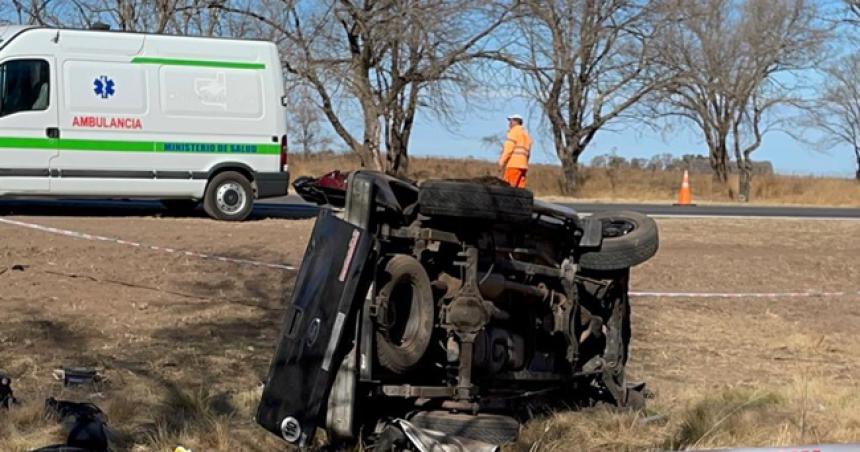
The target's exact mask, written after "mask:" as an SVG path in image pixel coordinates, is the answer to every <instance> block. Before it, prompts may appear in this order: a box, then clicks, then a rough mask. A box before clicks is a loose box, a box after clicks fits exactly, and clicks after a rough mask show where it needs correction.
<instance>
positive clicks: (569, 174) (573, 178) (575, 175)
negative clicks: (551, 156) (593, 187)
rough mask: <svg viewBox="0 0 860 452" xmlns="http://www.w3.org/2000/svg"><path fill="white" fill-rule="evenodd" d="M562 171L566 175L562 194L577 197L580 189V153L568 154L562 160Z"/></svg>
mask: <svg viewBox="0 0 860 452" xmlns="http://www.w3.org/2000/svg"><path fill="white" fill-rule="evenodd" d="M561 171H562V174H563V175H564V180H563V181H562V186H561V192H562V193H563V194H565V195H567V196H574V195H576V193H577V191H578V190H579V189H580V182H582V181H581V176H580V174H579V153H573V152H569V151H568V152H566V153H565V155H564V156H563V157H562V158H561Z"/></svg>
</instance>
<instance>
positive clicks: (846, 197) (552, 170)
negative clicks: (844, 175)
mask: <svg viewBox="0 0 860 452" xmlns="http://www.w3.org/2000/svg"><path fill="white" fill-rule="evenodd" d="M410 164H411V177H413V178H415V179H418V180H421V179H427V178H430V177H451V178H470V177H480V176H487V175H497V174H498V171H497V169H496V166H495V164H493V163H492V162H488V161H485V160H475V159H443V158H435V157H434V158H426V157H413V158H412V159H411V160H410ZM358 167H359V162H358V159H357V158H355V157H354V155H352V154H320V155H312V156H310V157H309V158H304V157H302V156H296V155H291V156H290V172H291V175H292V176H293V177H297V176H303V175H310V176H319V175H322V174H323V173H326V172H328V171H331V170H334V169H339V170H342V171H345V170H353V169H357V168H358ZM583 178H584V184H583V186H582V190H581V191H580V193H579V195H578V198H580V199H589V200H599V201H617V202H626V201H649V202H663V203H667V202H674V200H676V199H677V192H678V188H679V186H680V184H681V173H680V172H675V171H648V170H637V169H606V168H588V167H586V168H584V169H583ZM560 181H561V168H560V167H558V166H550V165H532V166H531V169H530V170H529V173H528V182H527V185H528V188H529V189H530V190H532V191H533V192H535V194H536V195H538V196H550V197H552V196H558V195H560V194H561V193H562V191H561V184H560ZM691 185H692V190H693V199H694V201H696V202H703V201H704V202H715V203H725V202H734V201H733V200H732V199H731V198H730V197H729V196H728V191H727V190H726V187H724V186H723V185H722V184H717V183H714V182H713V179H712V177H711V176H710V175H709V174H701V173H695V174H692V175H691ZM730 186H731V187H736V186H737V181H736V178H735V177H734V176H733V177H731V180H730ZM735 191H736V190H735ZM751 198H752V199H751V202H752V203H754V204H800V205H818V206H846V207H860V181H856V180H852V179H838V178H826V177H801V176H785V175H771V176H755V177H754V179H753V191H752V195H751Z"/></svg>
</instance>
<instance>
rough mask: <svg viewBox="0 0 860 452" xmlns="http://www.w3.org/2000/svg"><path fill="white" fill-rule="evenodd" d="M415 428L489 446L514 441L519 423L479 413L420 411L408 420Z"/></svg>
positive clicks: (506, 418) (494, 415)
mask: <svg viewBox="0 0 860 452" xmlns="http://www.w3.org/2000/svg"><path fill="white" fill-rule="evenodd" d="M409 421H410V422H412V423H413V424H414V425H415V426H416V427H420V428H425V429H429V430H436V431H437V432H442V433H445V434H448V435H453V436H460V437H463V438H469V439H473V440H476V441H484V442H487V443H490V444H497V445H502V444H507V443H510V442H513V441H516V439H517V436H519V434H520V423H519V421H517V420H516V419H514V418H512V417H509V416H501V415H498V414H485V413H481V414H478V415H477V416H473V415H470V414H462V413H456V414H455V413H449V412H447V411H422V412H419V413H417V414H415V415H413V416H412V417H411V418H410V419H409Z"/></svg>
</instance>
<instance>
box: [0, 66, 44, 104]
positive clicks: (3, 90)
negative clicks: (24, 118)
mask: <svg viewBox="0 0 860 452" xmlns="http://www.w3.org/2000/svg"><path fill="white" fill-rule="evenodd" d="M50 77H51V71H50V68H49V66H48V62H47V61H45V60H12V61H7V62H5V63H3V64H2V65H0V116H6V115H11V114H12V113H17V112H19V111H35V110H46V109H47V108H48V99H49V95H50Z"/></svg>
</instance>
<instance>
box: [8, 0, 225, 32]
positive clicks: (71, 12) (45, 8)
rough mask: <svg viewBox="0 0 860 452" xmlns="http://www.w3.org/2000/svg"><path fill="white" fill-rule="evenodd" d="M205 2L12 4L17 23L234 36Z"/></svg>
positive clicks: (40, 0)
mask: <svg viewBox="0 0 860 452" xmlns="http://www.w3.org/2000/svg"><path fill="white" fill-rule="evenodd" d="M210 3H211V2H210V1H208V0H68V1H62V2H61V1H51V0H12V5H13V7H14V9H15V11H16V15H17V21H18V22H19V23H29V24H37V25H42V26H55V27H79V28H90V27H92V26H93V25H94V24H95V23H97V22H101V23H105V24H107V25H109V26H111V27H112V28H114V29H118V30H120V31H140V32H150V33H172V34H183V35H201V36H219V35H231V36H236V35H237V34H236V33H235V30H232V29H231V30H224V24H223V23H222V20H221V17H220V15H221V13H222V11H221V10H220V9H212V8H210Z"/></svg>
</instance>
